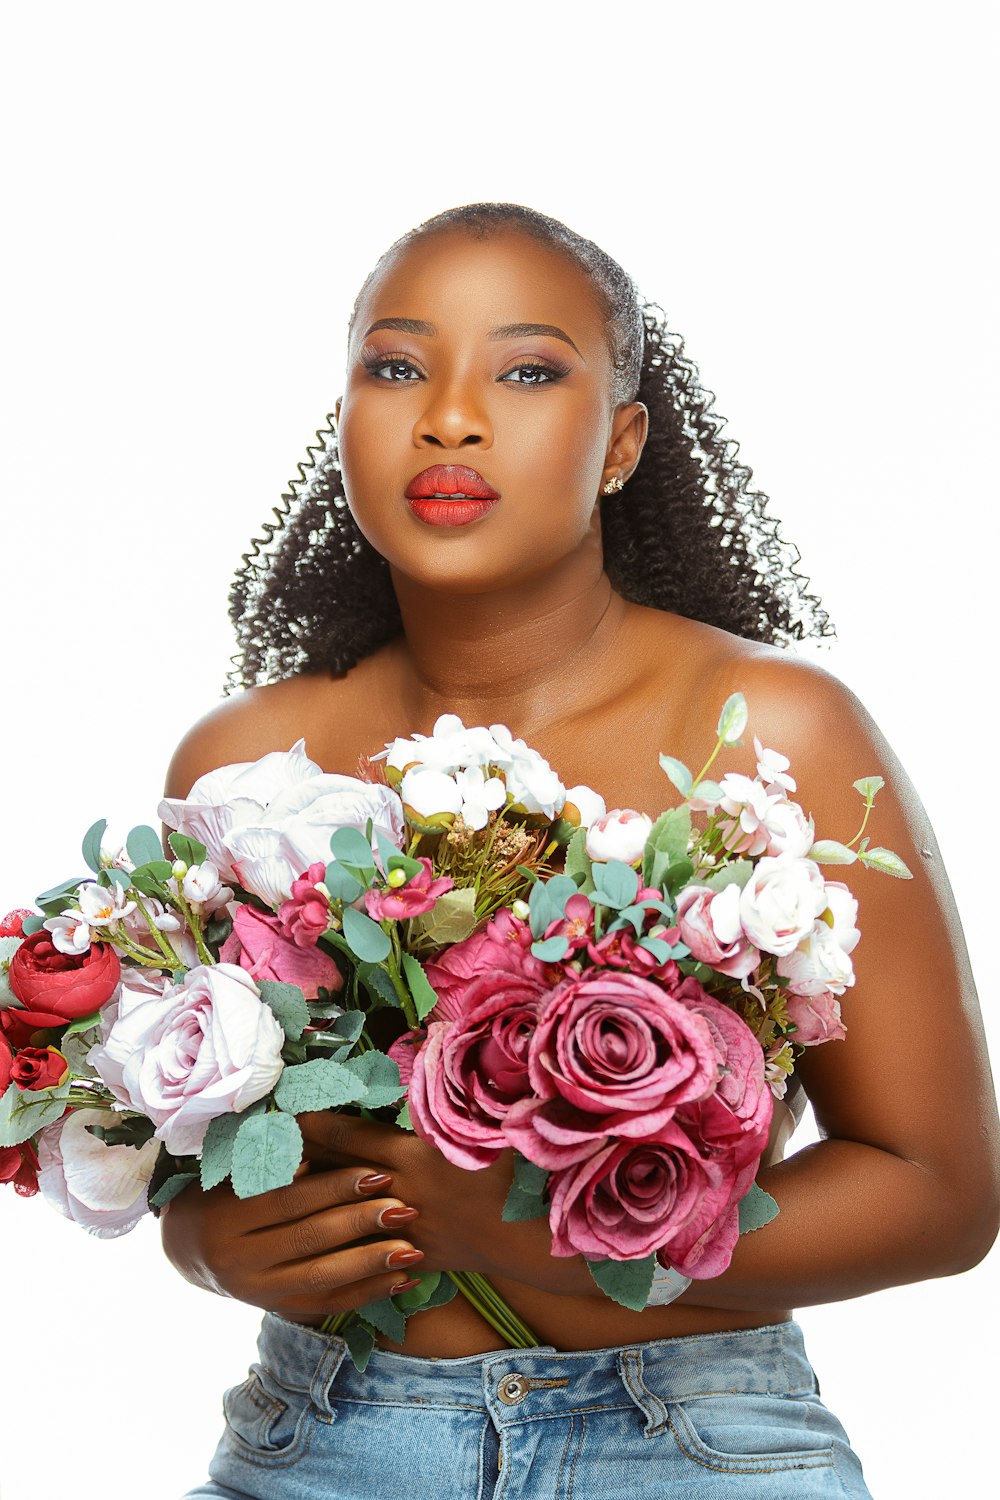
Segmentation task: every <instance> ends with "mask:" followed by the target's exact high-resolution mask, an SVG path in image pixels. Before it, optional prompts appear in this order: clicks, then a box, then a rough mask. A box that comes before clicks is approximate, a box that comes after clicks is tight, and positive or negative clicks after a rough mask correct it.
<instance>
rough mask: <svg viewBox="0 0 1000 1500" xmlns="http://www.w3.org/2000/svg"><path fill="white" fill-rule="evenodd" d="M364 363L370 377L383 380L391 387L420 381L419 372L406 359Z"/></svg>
mask: <svg viewBox="0 0 1000 1500" xmlns="http://www.w3.org/2000/svg"><path fill="white" fill-rule="evenodd" d="M366 363H367V368H368V373H369V374H370V375H374V376H375V378H376V379H377V380H385V381H388V382H390V383H391V384H393V385H401V384H402V383H403V382H404V381H410V380H419V379H420V371H419V370H418V369H417V367H416V365H413V364H411V363H410V361H409V360H408V359H383V360H381V361H376V360H371V361H366Z"/></svg>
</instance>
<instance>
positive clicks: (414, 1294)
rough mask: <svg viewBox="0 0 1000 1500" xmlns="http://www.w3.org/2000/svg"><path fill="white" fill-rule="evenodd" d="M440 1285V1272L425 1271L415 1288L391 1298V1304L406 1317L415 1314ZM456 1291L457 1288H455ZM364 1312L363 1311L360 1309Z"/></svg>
mask: <svg viewBox="0 0 1000 1500" xmlns="http://www.w3.org/2000/svg"><path fill="white" fill-rule="evenodd" d="M440 1284H441V1272H440V1271H427V1272H426V1273H425V1275H423V1276H421V1277H420V1279H419V1281H418V1283H417V1285H416V1286H411V1287H410V1290H409V1291H408V1292H400V1293H399V1295H398V1296H396V1297H393V1299H392V1300H393V1302H394V1303H395V1304H396V1306H397V1307H398V1308H400V1309H401V1310H402V1311H403V1312H405V1313H406V1314H407V1315H409V1314H410V1313H415V1312H417V1311H418V1309H419V1308H421V1307H424V1306H426V1304H427V1303H428V1302H429V1301H430V1299H431V1297H433V1295H434V1293H435V1292H436V1291H437V1289H438V1287H439V1286H440ZM456 1290H457V1288H456ZM362 1311H365V1309H362Z"/></svg>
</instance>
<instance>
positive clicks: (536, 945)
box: [531, 934, 569, 964]
mask: <svg viewBox="0 0 1000 1500" xmlns="http://www.w3.org/2000/svg"><path fill="white" fill-rule="evenodd" d="M531 951H532V953H533V954H534V956H535V958H539V959H541V961H542V963H543V964H557V963H558V962H559V960H560V959H562V958H565V957H566V954H567V953H568V952H569V938H565V937H560V936H558V934H557V935H556V936H555V937H550V938H536V940H535V941H534V942H533V943H532V945H531Z"/></svg>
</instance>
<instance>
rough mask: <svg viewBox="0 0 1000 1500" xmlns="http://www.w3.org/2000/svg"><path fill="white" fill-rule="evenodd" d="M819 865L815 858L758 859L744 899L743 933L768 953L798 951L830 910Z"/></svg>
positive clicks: (741, 917) (741, 905)
mask: <svg viewBox="0 0 1000 1500" xmlns="http://www.w3.org/2000/svg"><path fill="white" fill-rule="evenodd" d="M826 905H827V895H826V887H825V885H824V883H823V877H822V875H821V874H820V871H819V866H818V865H817V864H816V863H815V862H814V861H813V860H811V859H795V858H793V857H792V856H791V855H787V854H782V855H779V856H778V857H777V858H771V857H770V856H768V857H766V858H764V859H761V860H758V861H757V864H756V866H755V867H754V872H753V874H752V875H751V877H750V879H749V880H748V881H747V883H746V885H745V886H744V887H743V891H742V894H741V896H740V920H741V922H742V923H743V930H744V932H745V933H746V934H747V936H748V937H749V939H750V941H751V942H752V943H754V944H755V946H756V947H758V948H761V949H763V951H764V952H765V953H775V954H779V955H780V954H785V953H791V952H792V950H793V949H794V948H797V947H798V945H799V943H801V942H802V940H803V938H805V937H806V935H807V934H808V933H810V932H811V931H812V926H813V923H814V922H815V920H816V918H817V917H818V916H820V915H821V914H822V912H823V911H824V910H825V909H826Z"/></svg>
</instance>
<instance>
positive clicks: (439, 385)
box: [413, 379, 493, 448]
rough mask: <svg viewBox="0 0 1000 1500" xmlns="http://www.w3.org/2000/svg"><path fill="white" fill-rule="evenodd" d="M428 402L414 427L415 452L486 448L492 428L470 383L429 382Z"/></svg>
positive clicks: (487, 415)
mask: <svg viewBox="0 0 1000 1500" xmlns="http://www.w3.org/2000/svg"><path fill="white" fill-rule="evenodd" d="M425 389H426V391H427V400H426V403H425V405H424V407H423V410H422V411H421V413H420V415H419V416H418V418H417V420H416V422H415V423H414V424H413V441H414V443H415V444H416V446H417V447H418V448H470V447H478V446H482V447H489V446H490V444H491V443H492V441H493V428H492V425H491V423H490V419H489V414H488V413H487V411H486V409H485V406H484V404H483V402H482V400H481V399H480V398H479V396H478V394H477V393H476V391H475V390H474V389H473V387H472V384H471V382H470V381H468V380H465V381H462V380H457V379H456V380H450V381H447V382H444V381H442V382H433V381H428V382H427V383H426V386H425Z"/></svg>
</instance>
